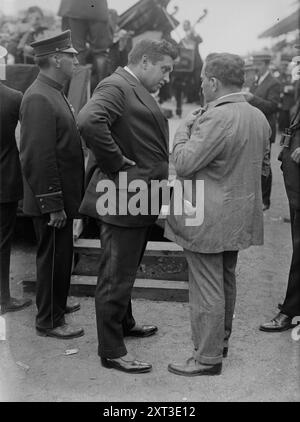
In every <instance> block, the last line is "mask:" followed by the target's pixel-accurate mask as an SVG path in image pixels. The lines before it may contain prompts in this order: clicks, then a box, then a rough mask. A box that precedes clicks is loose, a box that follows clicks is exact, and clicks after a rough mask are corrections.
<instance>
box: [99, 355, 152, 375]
mask: <svg viewBox="0 0 300 422" xmlns="http://www.w3.org/2000/svg"><path fill="white" fill-rule="evenodd" d="M101 363H102V366H104V368H110V369H117V370H118V371H122V372H127V373H128V374H144V373H145V372H150V371H151V369H152V365H150V363H146V362H140V361H139V360H125V359H124V358H117V359H108V358H101Z"/></svg>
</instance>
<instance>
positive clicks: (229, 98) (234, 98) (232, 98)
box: [208, 92, 247, 108]
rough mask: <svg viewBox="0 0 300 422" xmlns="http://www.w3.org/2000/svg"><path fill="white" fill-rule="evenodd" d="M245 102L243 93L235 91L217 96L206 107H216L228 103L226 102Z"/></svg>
mask: <svg viewBox="0 0 300 422" xmlns="http://www.w3.org/2000/svg"><path fill="white" fill-rule="evenodd" d="M246 102H247V100H246V99H245V97H244V94H243V93H242V92H236V93H234V94H230V95H226V96H224V97H221V98H217V99H216V100H214V101H212V102H210V103H209V104H208V108H213V107H218V106H220V105H222V104H228V103H246Z"/></svg>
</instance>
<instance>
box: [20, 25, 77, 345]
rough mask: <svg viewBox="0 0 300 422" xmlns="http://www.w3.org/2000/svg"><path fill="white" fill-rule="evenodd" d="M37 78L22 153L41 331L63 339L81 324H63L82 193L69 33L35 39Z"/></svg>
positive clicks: (25, 105) (23, 115) (25, 116)
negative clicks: (70, 91) (68, 90)
mask: <svg viewBox="0 0 300 422" xmlns="http://www.w3.org/2000/svg"><path fill="white" fill-rule="evenodd" d="M31 46H32V47H33V48H34V53H35V58H36V63H37V65H38V66H39V68H40V73H39V75H38V77H37V79H36V80H35V81H34V82H33V84H32V85H31V86H30V87H29V88H28V90H27V91H26V92H25V94H24V97H23V100H22V104H21V110H20V119H21V144H20V156H21V165H22V170H23V174H24V204H23V210H24V213H25V214H28V215H31V216H33V222H34V228H35V232H36V236H37V242H38V247H37V295H36V304H37V309H38V312H37V316H36V329H37V333H38V334H40V335H44V336H51V337H56V338H61V339H68V338H73V337H79V336H81V335H83V329H81V328H76V327H71V326H70V325H68V324H66V323H65V313H69V312H74V311H75V310H77V309H79V304H74V305H73V307H68V306H67V296H68V291H69V286H70V277H71V267H72V257H73V218H74V217H76V215H77V212H78V207H79V204H80V201H81V197H82V189H83V179H84V161H83V154H82V147H81V139H80V135H79V132H78V130H77V125H76V121H75V118H74V114H73V111H72V107H71V105H70V104H69V102H68V100H67V99H66V97H65V96H64V93H63V88H64V84H65V83H67V82H68V81H69V80H70V78H71V77H72V74H73V71H74V69H75V67H76V65H77V64H78V60H77V57H76V54H77V51H76V50H75V49H74V48H73V46H72V44H71V32H70V31H69V30H68V31H65V32H63V33H62V34H60V35H57V36H55V37H51V38H47V39H44V40H41V41H36V42H34V43H32V44H31Z"/></svg>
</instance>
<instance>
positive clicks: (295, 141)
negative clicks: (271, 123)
mask: <svg viewBox="0 0 300 422" xmlns="http://www.w3.org/2000/svg"><path fill="white" fill-rule="evenodd" d="M297 123H298V124H299V125H300V101H299V102H298V104H297V107H296V113H295V115H294V116H293V118H292V120H291V126H292V125H294V124H297ZM296 148H300V127H299V128H298V129H297V130H296V131H295V132H294V134H293V135H292V137H291V142H290V146H289V147H288V148H283V149H282V152H281V154H280V159H281V161H282V165H281V169H282V171H283V177H284V185H285V189H286V193H287V197H288V200H289V203H290V205H291V207H292V208H294V209H295V210H297V211H300V164H297V163H296V162H295V161H294V160H292V158H291V155H292V154H293V152H294V151H295V149H296Z"/></svg>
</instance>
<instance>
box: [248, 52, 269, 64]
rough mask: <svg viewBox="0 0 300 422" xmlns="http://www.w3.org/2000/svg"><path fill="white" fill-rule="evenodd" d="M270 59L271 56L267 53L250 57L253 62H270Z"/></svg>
mask: <svg viewBox="0 0 300 422" xmlns="http://www.w3.org/2000/svg"><path fill="white" fill-rule="evenodd" d="M271 59H272V56H271V54H269V53H255V54H253V55H252V60H253V62H254V63H255V62H256V63H257V62H270V61H271Z"/></svg>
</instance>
